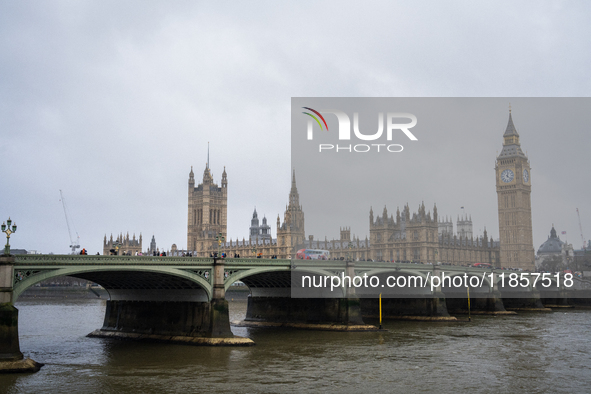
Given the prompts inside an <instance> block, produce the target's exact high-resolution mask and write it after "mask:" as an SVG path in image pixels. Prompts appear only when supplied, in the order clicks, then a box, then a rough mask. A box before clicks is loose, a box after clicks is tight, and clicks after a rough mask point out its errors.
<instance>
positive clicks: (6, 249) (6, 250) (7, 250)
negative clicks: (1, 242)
mask: <svg viewBox="0 0 591 394" xmlns="http://www.w3.org/2000/svg"><path fill="white" fill-rule="evenodd" d="M6 223H8V225H6ZM6 223H2V232H3V233H6V246H5V247H4V254H5V255H7V256H8V255H10V234H12V233H16V223H15V224H13V225H12V230H11V229H10V225H11V224H12V220H10V217H8V220H7V221H6Z"/></svg>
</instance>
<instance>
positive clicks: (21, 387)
mask: <svg viewBox="0 0 591 394" xmlns="http://www.w3.org/2000/svg"><path fill="white" fill-rule="evenodd" d="M16 306H17V308H18V309H19V332H20V346H21V351H22V352H23V353H24V354H25V357H30V358H32V359H34V360H35V361H37V362H40V363H44V364H45V366H44V367H43V368H42V369H41V371H39V372H38V373H34V374H23V375H18V374H12V375H0V390H1V391H2V392H7V393H40V392H50V393H91V392H92V393H123V392H130V393H131V392H142V393H163V392H170V393H178V392H188V393H193V392H217V393H226V392H227V393H267V392H268V393H284V392H288V393H299V392H320V391H323V392H334V393H336V392H339V393H354V392H375V393H380V392H402V393H419V392H421V393H424V392H438V393H453V392H471V393H499V392H508V393H518V392H519V393H556V392H564V393H585V392H587V393H588V392H589V391H590V390H591V310H578V309H575V310H573V309H570V310H561V311H554V312H552V313H520V314H518V315H512V316H497V317H495V316H475V317H473V318H472V319H473V321H472V322H471V323H460V322H458V323H444V322H412V321H386V322H385V325H384V326H385V328H386V329H387V330H388V331H386V332H373V333H368V332H359V333H347V332H327V331H300V330H292V329H262V328H256V329H255V328H239V327H233V328H232V330H233V331H234V334H236V335H240V336H246V337H249V338H252V339H253V340H254V341H255V342H256V346H252V347H234V348H232V347H197V346H183V345H170V344H162V343H140V342H132V341H119V340H110V339H98V338H87V337H86V334H88V333H90V332H91V331H93V330H95V329H96V328H99V327H101V326H102V320H103V317H104V309H105V301H104V300H100V299H96V300H95V299H30V298H27V299H25V298H23V299H22V300H21V301H19V302H17V304H16ZM230 311H231V316H230V317H231V320H238V319H241V318H243V317H244V314H245V312H246V301H245V300H240V301H231V302H230ZM368 323H375V322H373V321H368Z"/></svg>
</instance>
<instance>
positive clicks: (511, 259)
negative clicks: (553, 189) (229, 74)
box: [495, 112, 535, 270]
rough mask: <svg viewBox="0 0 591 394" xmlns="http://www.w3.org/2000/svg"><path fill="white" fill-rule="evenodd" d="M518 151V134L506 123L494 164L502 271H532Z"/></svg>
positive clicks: (526, 171)
mask: <svg viewBox="0 0 591 394" xmlns="http://www.w3.org/2000/svg"><path fill="white" fill-rule="evenodd" d="M530 171H531V170H530V166H529V160H528V158H527V156H526V155H525V154H524V153H523V151H522V150H521V144H520V142H519V134H518V133H517V130H516V129H515V126H514V125H513V118H512V117H511V112H509V122H508V124H507V129H506V130H505V134H503V150H502V151H501V153H500V154H499V156H498V157H497V160H496V166H495V173H496V185H497V198H498V211H499V235H500V241H501V263H502V264H503V265H504V266H506V267H515V268H522V269H526V270H533V269H534V256H535V253H534V247H533V236H532V220H531V174H530Z"/></svg>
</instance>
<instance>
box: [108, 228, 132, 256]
mask: <svg viewBox="0 0 591 394" xmlns="http://www.w3.org/2000/svg"><path fill="white" fill-rule="evenodd" d="M111 250H113V251H115V252H116V254H117V255H119V256H123V255H129V256H135V255H137V254H140V253H142V234H140V237H139V239H136V238H135V234H133V238H131V239H130V238H129V233H127V235H126V236H123V233H121V234H119V235H118V236H117V238H116V239H115V240H113V234H111V237H110V238H109V240H107V235H106V234H105V239H104V241H103V255H107V256H108V255H110V254H111Z"/></svg>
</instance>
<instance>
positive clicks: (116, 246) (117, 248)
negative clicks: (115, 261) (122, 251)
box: [113, 241, 123, 256]
mask: <svg viewBox="0 0 591 394" xmlns="http://www.w3.org/2000/svg"><path fill="white" fill-rule="evenodd" d="M122 245H123V244H122V243H121V242H119V241H115V242H113V247H114V248H115V256H119V248H120V247H121V246H122Z"/></svg>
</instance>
